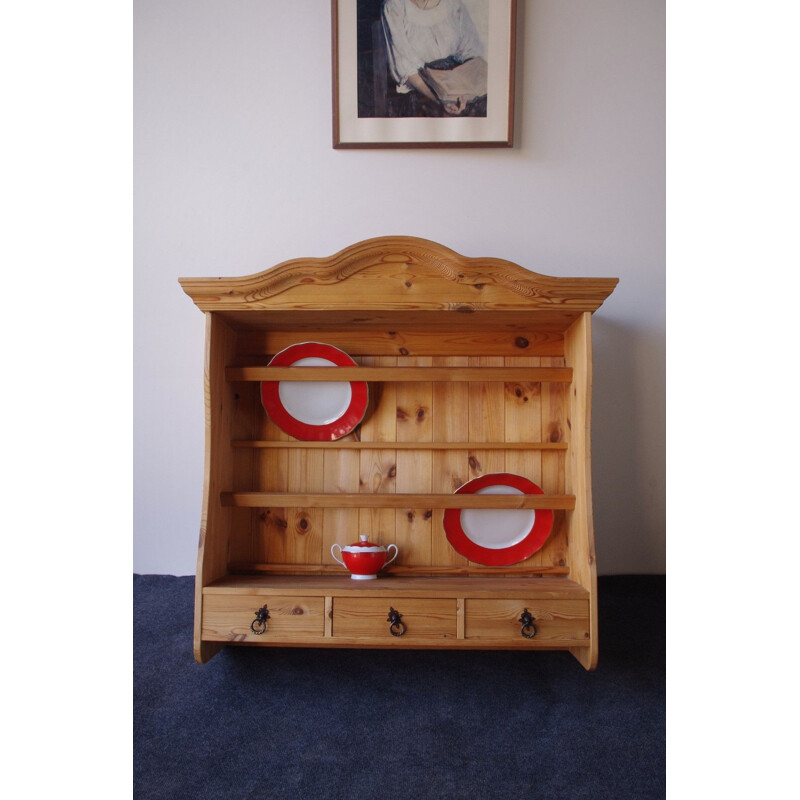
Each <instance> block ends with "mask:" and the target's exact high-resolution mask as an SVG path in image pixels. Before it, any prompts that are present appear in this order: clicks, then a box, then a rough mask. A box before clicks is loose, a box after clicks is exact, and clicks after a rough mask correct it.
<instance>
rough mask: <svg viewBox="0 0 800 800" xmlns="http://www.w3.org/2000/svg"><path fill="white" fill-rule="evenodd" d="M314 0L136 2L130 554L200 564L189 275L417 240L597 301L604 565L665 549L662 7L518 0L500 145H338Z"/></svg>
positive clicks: (322, 1)
mask: <svg viewBox="0 0 800 800" xmlns="http://www.w3.org/2000/svg"><path fill="white" fill-rule="evenodd" d="M329 6H330V4H329V3H328V2H327V0H293V1H292V2H278V1H277V0H272V1H271V0H225V2H221V0H135V2H134V55H135V59H134V115H135V128H134V214H135V216H134V269H135V272H134V279H135V286H134V321H135V329H134V381H135V388H134V571H135V572H138V573H164V574H178V575H186V574H193V573H194V570H195V554H196V545H197V534H198V528H199V515H200V498H201V484H202V461H203V383H202V364H203V339H204V321H203V314H202V313H201V312H200V311H199V310H198V309H197V308H196V307H195V306H194V304H193V303H192V302H191V300H190V299H189V298H188V297H187V296H186V295H184V294H183V292H182V291H181V289H180V286H179V285H178V282H177V278H178V277H179V276H217V275H243V274H249V273H253V272H257V271H260V270H262V269H265V268H267V267H270V266H272V265H274V264H276V263H279V262H281V261H284V260H286V259H289V258H295V257H298V256H327V255H330V254H332V253H334V252H336V251H338V250H340V249H341V248H343V247H345V246H347V245H348V244H352V243H353V242H356V241H359V240H361V239H365V238H368V237H371V236H380V235H386V234H408V235H413V236H422V237H425V238H429V239H433V240H435V241H438V242H441V243H442V244H444V245H446V246H448V247H450V248H452V249H454V250H456V251H457V252H460V253H463V254H464V255H468V256H484V255H485V256H495V257H498V258H505V259H509V260H511V261H515V262H517V263H519V264H521V265H523V266H525V267H528V268H530V269H533V270H536V271H537V272H543V273H546V274H551V275H560V276H616V277H619V278H620V284H619V286H618V288H617V290H616V291H615V292H614V294H613V295H612V296H611V297H610V298H609V300H608V301H607V302H606V304H605V305H604V306H602V307H601V309H600V310H599V311H598V312H597V313H596V314H595V317H594V326H595V327H594V330H595V348H596V350H595V394H594V415H593V425H594V434H593V466H594V502H595V529H596V535H597V555H598V567H599V571H600V574H615V573H617V574H619V573H661V572H665V571H666V566H665V543H664V539H665V519H664V518H665V501H664V493H665V467H664V461H665V446H664V424H665V422H664V394H665V380H664V372H665V352H664V351H665V338H664V337H665V331H664V329H665V309H664V305H665V303H664V292H665V289H664V283H665V235H664V228H665V219H664V218H665V201H664V194H665V179H664V159H665V115H664V104H665V87H664V39H665V22H664V17H665V9H664V2H663V0H519V6H520V9H519V17H518V28H517V34H518V61H517V86H518V91H517V99H516V102H517V126H516V136H515V140H516V145H515V147H514V148H513V149H510V150H507V149H485V150H481V149H474V150H470V149H465V150H461V149H456V150H444V151H442V150H398V151H391V150H376V151H366V150H364V151H359V150H352V151H349V150H348V151H334V150H333V149H332V148H331V89H330V83H331V81H330V47H331V43H330V7H329Z"/></svg>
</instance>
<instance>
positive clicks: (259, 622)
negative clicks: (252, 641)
mask: <svg viewBox="0 0 800 800" xmlns="http://www.w3.org/2000/svg"><path fill="white" fill-rule="evenodd" d="M268 619H269V609H268V608H267V604H266V603H264V605H263V606H261V608H259V609H258V611H256V618H255V619H254V620H253V621H252V622H251V623H250V630H251V631H253V633H254V634H256V636H261V634H262V633H264V631H265V630H266V629H267V620H268ZM256 626H258V628H256Z"/></svg>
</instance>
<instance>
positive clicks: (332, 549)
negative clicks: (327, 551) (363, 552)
mask: <svg viewBox="0 0 800 800" xmlns="http://www.w3.org/2000/svg"><path fill="white" fill-rule="evenodd" d="M337 547H338V548H339V556H341V555H342V546H341V545H340V544H333V545H331V555H332V556H333V560H334V561H336V562H338V563H339V564H341V565H342V566H343V567H344V568H345V569H347V567H345V564H344V561H342V559H341V558H339V557H338V556H337V555H336V553H334V552H333V551H334V550H335V549H336V548H337Z"/></svg>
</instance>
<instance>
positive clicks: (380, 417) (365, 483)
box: [358, 356, 397, 546]
mask: <svg viewBox="0 0 800 800" xmlns="http://www.w3.org/2000/svg"><path fill="white" fill-rule="evenodd" d="M361 363H362V365H363V366H372V367H394V366H396V365H397V358H396V357H394V356H363V358H362V359H361ZM369 388H370V396H369V405H368V408H367V413H366V415H365V417H364V422H363V423H362V424H361V428H360V432H361V441H362V442H394V441H396V436H397V386H396V384H393V383H389V382H387V383H380V384H379V383H374V384H371V385H370V387H369ZM396 476H397V457H396V452H395V451H394V450H388V449H380V450H377V449H376V450H367V449H365V450H361V452H360V464H359V491H360V492H365V493H378V494H380V493H383V494H394V492H395V479H396ZM358 527H359V533H365V534H367V535H368V536H369V537H370V541H372V542H375V543H377V544H382V545H384V546H386V545H389V544H393V543H394V539H395V511H394V509H391V508H362V509H360V510H359V518H358Z"/></svg>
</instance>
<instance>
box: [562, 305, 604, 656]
mask: <svg viewBox="0 0 800 800" xmlns="http://www.w3.org/2000/svg"><path fill="white" fill-rule="evenodd" d="M565 358H566V363H567V366H570V367H572V368H573V370H574V378H573V382H572V386H571V389H570V393H569V418H568V424H569V427H570V440H571V441H570V448H569V450H568V460H569V467H568V469H567V472H566V478H565V486H566V490H567V492H569V493H570V494H574V495H575V510H574V511H572V512H570V513H569V514H568V515H567V522H568V537H569V539H568V553H569V564H570V577H571V578H572V580H574V581H577V582H578V583H579V584H580V585H581V586H583V587H585V588H586V589H588V590H589V593H590V594H589V618H590V619H589V625H590V627H589V630H590V634H591V638H590V641H591V647H590V648H588V649H585V648H580V649H577V648H576V649H575V650H573V651H572V652H573V655H575V657H576V658H577V659H578V660H579V661H580V662H581V663H582V664H583V666H584V667H586V669H594V668H595V666H596V665H597V652H598V646H597V641H598V640H597V564H596V563H595V545H594V522H593V519H592V465H591V410H592V317H591V314H590V313H588V312H586V313H584V314H583V315H582V316H581V317H580V318H579V319H578V320H576V322H575V323H573V325H572V327H571V328H570V329H569V330H568V331H567V335H566V338H565Z"/></svg>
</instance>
